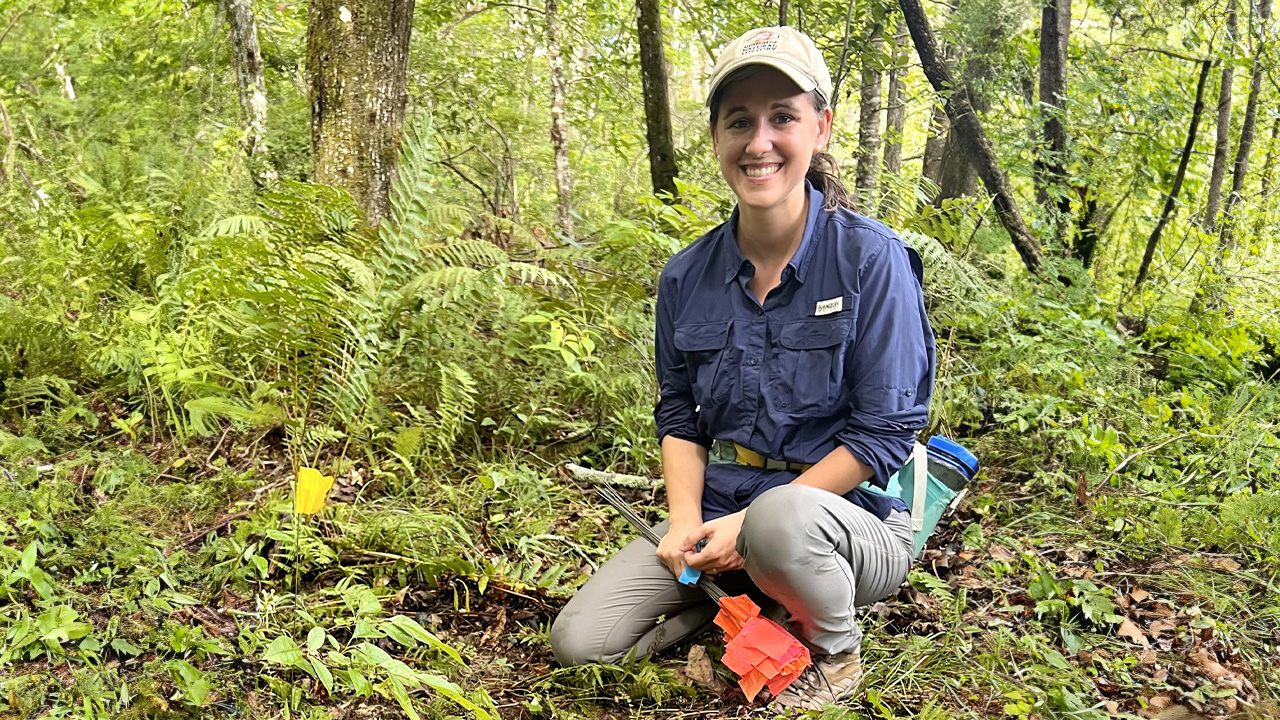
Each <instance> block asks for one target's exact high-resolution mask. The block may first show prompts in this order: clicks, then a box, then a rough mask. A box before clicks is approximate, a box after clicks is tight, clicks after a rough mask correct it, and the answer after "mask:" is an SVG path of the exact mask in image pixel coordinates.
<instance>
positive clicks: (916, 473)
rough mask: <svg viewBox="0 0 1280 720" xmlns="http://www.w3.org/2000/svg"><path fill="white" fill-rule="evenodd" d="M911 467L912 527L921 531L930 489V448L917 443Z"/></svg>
mask: <svg viewBox="0 0 1280 720" xmlns="http://www.w3.org/2000/svg"><path fill="white" fill-rule="evenodd" d="M911 469H912V472H913V477H912V488H911V490H912V493H911V494H912V499H911V529H912V530H915V531H916V532H920V531H921V530H923V529H924V508H925V505H927V504H928V500H927V499H926V498H927V497H928V496H927V494H926V493H927V492H928V490H929V449H928V448H926V447H925V446H924V445H921V444H920V443H916V447H915V450H914V451H913V452H912V460H911Z"/></svg>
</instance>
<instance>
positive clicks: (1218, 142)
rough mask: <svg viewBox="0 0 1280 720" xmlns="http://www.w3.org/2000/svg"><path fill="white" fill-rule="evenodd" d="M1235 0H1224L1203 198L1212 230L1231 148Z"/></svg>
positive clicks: (1236, 24)
mask: <svg viewBox="0 0 1280 720" xmlns="http://www.w3.org/2000/svg"><path fill="white" fill-rule="evenodd" d="M1237 18H1238V13H1237V10H1236V0H1227V27H1226V37H1225V42H1226V45H1227V52H1226V58H1225V59H1224V60H1223V63H1222V81H1221V84H1220V85H1219V86H1218V120H1217V122H1218V127H1217V135H1216V137H1215V141H1214V144H1213V169H1212V171H1210V174H1209V195H1208V197H1207V198H1206V199H1205V205H1204V217H1203V218H1201V227H1203V228H1204V231H1205V232H1213V231H1214V229H1215V228H1217V227H1218V212H1219V211H1220V210H1221V209H1222V180H1223V178H1225V177H1226V175H1227V153H1229V152H1231V99H1232V98H1231V86H1232V84H1233V83H1234V82H1235V68H1234V67H1233V65H1232V61H1233V58H1234V57H1235V54H1236V42H1237V35H1238V34H1239V32H1240V26H1239V21H1238V19H1237Z"/></svg>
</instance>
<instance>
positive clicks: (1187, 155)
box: [1133, 59, 1213, 290]
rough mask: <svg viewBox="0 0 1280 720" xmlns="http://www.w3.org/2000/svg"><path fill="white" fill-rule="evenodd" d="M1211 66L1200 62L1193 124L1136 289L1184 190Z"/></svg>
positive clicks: (1149, 245)
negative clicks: (1183, 183) (1184, 181)
mask: <svg viewBox="0 0 1280 720" xmlns="http://www.w3.org/2000/svg"><path fill="white" fill-rule="evenodd" d="M1211 67H1213V62H1212V61H1211V60H1208V59H1205V60H1202V61H1201V62H1200V79H1199V81H1198V82H1197V83H1196V104H1195V106H1194V107H1192V109H1191V126H1190V127H1188V128H1187V141H1186V143H1185V144H1184V145H1183V146H1182V157H1181V158H1179V160H1178V170H1177V172H1176V173H1174V175H1173V187H1171V188H1170V189H1169V196H1168V197H1167V198H1165V201H1164V209H1163V210H1161V211H1160V220H1159V222H1157V223H1156V226H1155V229H1153V230H1152V231H1151V237H1149V238H1147V249H1146V251H1145V252H1144V253H1142V264H1140V265H1139V266H1138V277H1137V279H1136V280H1134V281H1133V287H1134V289H1135V290H1136V289H1138V288H1139V287H1141V286H1142V281H1144V280H1146V279H1147V270H1148V269H1150V267H1151V258H1152V257H1154V256H1155V253H1156V244H1157V243H1159V242H1160V234H1161V233H1163V232H1164V228H1165V226H1166V225H1168V224H1169V220H1170V219H1172V217H1173V209H1174V207H1175V206H1177V204H1178V193H1180V192H1182V181H1183V180H1184V179H1185V178H1186V177H1187V165H1188V164H1189V163H1190V162H1191V153H1192V152H1193V151H1194V150H1195V147H1196V132H1197V130H1198V129H1199V127H1200V115H1201V114H1202V113H1203V112H1204V85H1205V81H1206V80H1208V78H1209V69H1210V68H1211Z"/></svg>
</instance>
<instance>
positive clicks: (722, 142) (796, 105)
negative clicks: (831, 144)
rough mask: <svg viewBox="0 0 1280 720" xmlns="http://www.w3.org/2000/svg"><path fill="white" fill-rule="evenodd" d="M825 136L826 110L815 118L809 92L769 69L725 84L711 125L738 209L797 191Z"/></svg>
mask: <svg viewBox="0 0 1280 720" xmlns="http://www.w3.org/2000/svg"><path fill="white" fill-rule="evenodd" d="M830 136H831V110H830V109H824V110H823V111H822V112H821V113H819V112H818V111H817V110H815V109H814V107H813V100H812V99H811V98H810V96H809V93H805V92H801V91H800V88H799V86H797V85H796V84H795V83H794V82H792V81H791V79H790V78H788V77H787V76H786V75H784V74H783V73H782V72H780V71H778V70H775V69H773V68H771V67H762V68H760V69H759V70H757V71H756V72H754V73H752V74H751V75H749V76H747V77H746V78H743V79H741V80H738V81H737V82H734V83H733V84H731V85H729V87H728V88H726V90H725V92H724V96H723V98H722V99H721V102H720V105H719V113H718V116H717V117H716V121H715V123H714V124H713V125H712V126H711V143H712V146H713V147H714V148H715V152H716V155H717V157H719V159H720V172H721V174H723V175H724V179H725V182H727V183H729V188H730V189H732V190H733V193H734V195H737V196H738V204H739V205H741V206H748V207H752V208H756V209H767V208H773V207H777V206H779V205H781V204H782V203H783V202H784V201H785V200H787V199H788V198H789V197H791V196H792V195H793V194H794V193H796V192H800V191H802V189H803V187H804V176H805V174H806V173H807V172H809V160H810V158H811V157H812V156H813V153H814V152H816V151H818V150H821V149H823V148H825V147H826V145H827V140H828V139H829V138H830Z"/></svg>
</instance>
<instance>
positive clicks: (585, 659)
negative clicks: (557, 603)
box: [551, 606, 603, 667]
mask: <svg viewBox="0 0 1280 720" xmlns="http://www.w3.org/2000/svg"><path fill="white" fill-rule="evenodd" d="M577 616H578V614H577V613H576V612H573V611H572V610H571V609H570V608H569V607H568V606H565V609H564V610H561V611H560V614H559V615H557V616H556V619H555V621H554V622H552V623H551V651H552V652H553V653H555V656H556V662H559V663H560V665H562V666H564V667H568V666H570V665H585V664H587V663H590V662H594V661H597V660H599V659H600V655H602V654H603V653H602V652H601V651H602V650H603V648H597V647H595V645H597V644H598V643H595V642H593V641H592V633H590V632H588V631H587V630H586V629H585V628H581V627H576V625H577V623H575V622H574V621H573V620H574V617H577Z"/></svg>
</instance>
